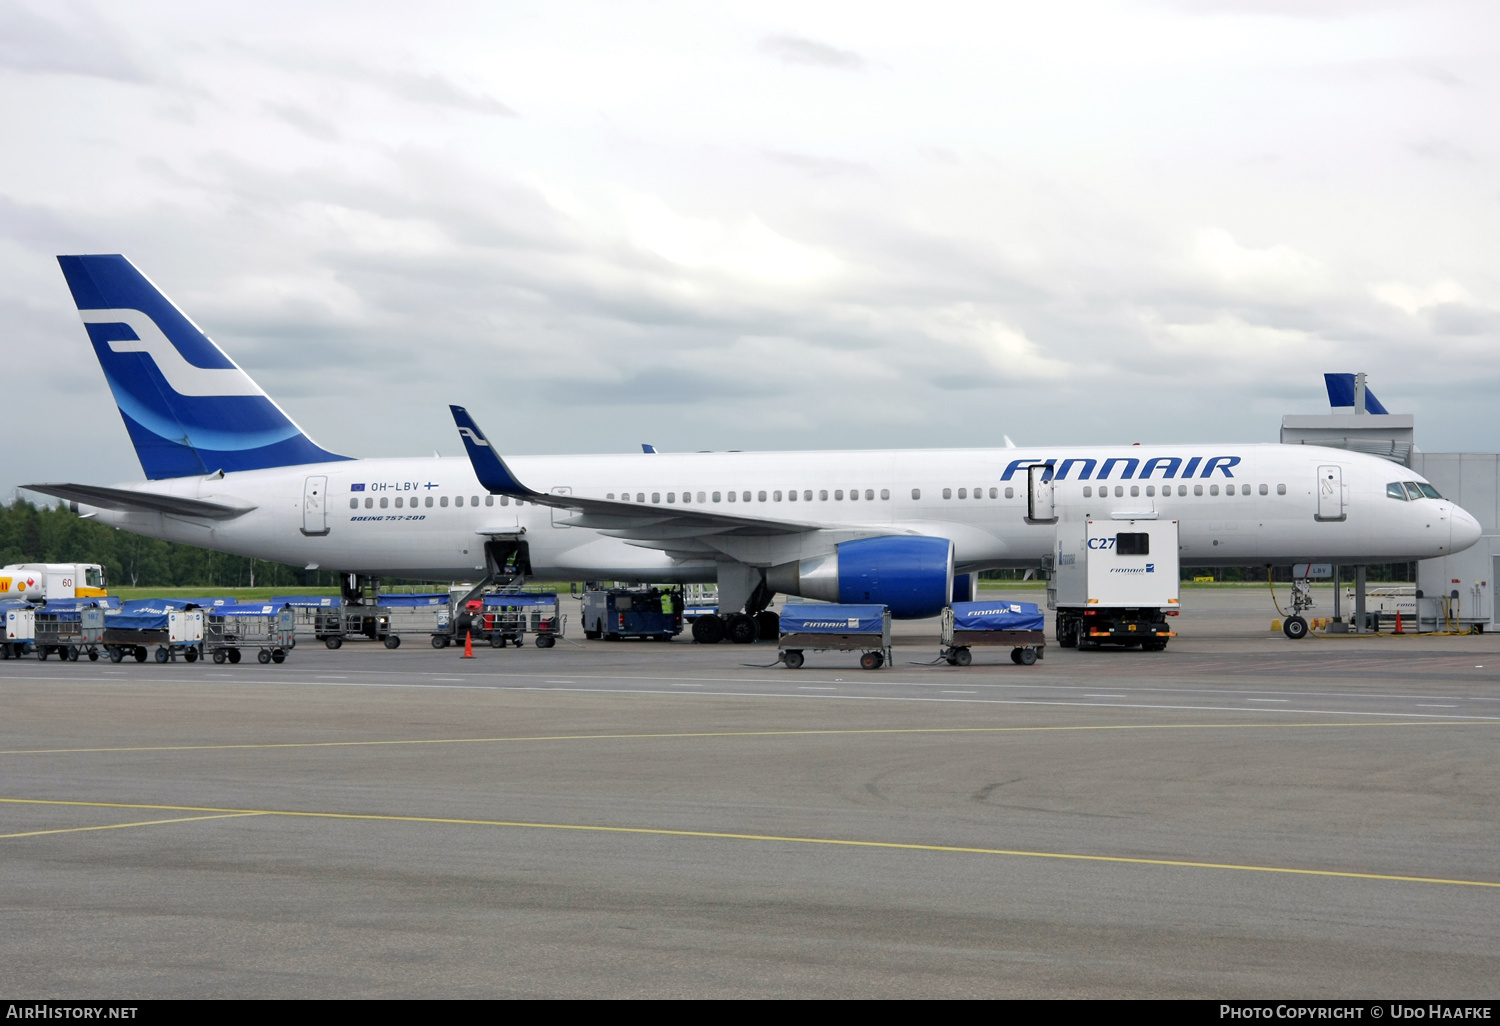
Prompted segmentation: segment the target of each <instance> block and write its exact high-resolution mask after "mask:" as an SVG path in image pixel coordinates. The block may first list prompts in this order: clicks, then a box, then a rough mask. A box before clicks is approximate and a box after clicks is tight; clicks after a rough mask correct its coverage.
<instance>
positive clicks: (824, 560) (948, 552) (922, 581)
mask: <svg viewBox="0 0 1500 1026" xmlns="http://www.w3.org/2000/svg"><path fill="white" fill-rule="evenodd" d="M766 584H767V585H768V586H769V587H770V588H771V590H772V591H777V592H780V593H782V594H783V595H800V596H801V597H803V598H810V599H820V600H822V601H824V602H878V603H880V604H881V605H884V606H889V607H890V610H891V616H892V617H894V618H895V619H897V620H918V619H921V618H923V617H928V616H937V615H938V614H939V613H941V612H942V611H943V607H944V606H946V605H947V604H948V601H949V599H950V597H951V596H952V594H953V543H952V542H951V541H949V540H948V539H947V538H926V537H920V536H914V535H894V536H889V537H884V538H861V539H859V540H858V541H849V542H843V543H842V544H840V545H838V546H836V547H835V549H834V551H833V552H831V553H829V554H828V555H826V556H813V557H811V558H810V559H803V560H800V561H798V562H796V563H783V564H781V565H780V566H773V567H771V568H770V569H769V570H767V571H766Z"/></svg>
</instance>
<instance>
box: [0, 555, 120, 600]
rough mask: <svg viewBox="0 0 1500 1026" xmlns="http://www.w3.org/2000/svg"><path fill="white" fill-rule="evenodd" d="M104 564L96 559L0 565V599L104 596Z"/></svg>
mask: <svg viewBox="0 0 1500 1026" xmlns="http://www.w3.org/2000/svg"><path fill="white" fill-rule="evenodd" d="M105 594H106V593H105V590H104V568H103V567H101V566H100V565H99V564H98V563H12V564H10V565H9V566H4V567H0V599H7V598H19V599H29V600H30V601H32V602H36V601H39V600H41V599H47V600H49V601H52V600H56V599H81V598H89V599H95V598H103V597H104V595H105Z"/></svg>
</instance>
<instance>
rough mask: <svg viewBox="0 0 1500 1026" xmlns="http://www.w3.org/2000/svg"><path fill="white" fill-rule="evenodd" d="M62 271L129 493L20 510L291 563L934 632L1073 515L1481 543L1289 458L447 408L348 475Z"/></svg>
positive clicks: (1195, 547)
mask: <svg viewBox="0 0 1500 1026" xmlns="http://www.w3.org/2000/svg"><path fill="white" fill-rule="evenodd" d="M60 262H61V264H62V267H63V271H64V274H65V276H66V277H67V280H68V284H69V286H70V288H71V289H72V292H73V296H74V299H75V300H76V301H77V304H78V307H79V309H80V312H81V313H82V315H83V320H84V323H85V325H86V328H87V331H88V334H89V338H90V341H91V342H92V344H93V346H94V350H95V353H96V355H97V356H98V358H99V361H100V364H101V366H102V367H103V369H104V373H105V377H106V379H107V380H108V382H109V385H110V388H111V391H112V392H113V394H114V397H115V399H116V402H117V404H118V406H119V408H120V413H121V416H122V417H123V418H124V421H125V425H126V428H127V430H128V431H129V433H130V436H131V439H132V441H133V442H134V444H135V447H136V451H137V454H138V455H139V456H140V459H141V464H142V467H143V469H144V470H145V472H146V476H147V478H148V479H149V480H148V482H147V483H145V484H127V485H120V486H115V487H110V488H101V487H97V486H89V485H78V484H54V485H38V486H34V490H37V491H42V492H45V493H47V494H51V495H55V496H60V497H62V498H66V499H70V500H72V501H74V502H75V503H77V504H78V507H79V509H80V511H82V512H84V513H87V514H90V515H93V516H95V517H97V518H98V519H99V520H101V521H103V522H106V523H111V524H115V525H117V526H119V527H121V528H122V529H125V530H130V531H134V532H137V533H140V534H145V535H149V536H151V537H158V538H165V539H169V540H172V541H181V542H187V543H190V544H194V545H201V546H206V547H209V548H214V549H219V550H222V551H226V552H233V553H238V554H241V555H246V556H255V557H257V558H262V559H269V560H276V561H280V562H284V563H291V564H294V565H298V566H314V565H315V566H318V567H321V568H324V569H331V570H338V571H341V572H344V573H351V574H365V575H399V576H401V577H406V578H426V579H430V580H434V581H452V580H473V579H475V578H476V577H477V576H480V575H482V574H483V572H484V571H485V569H486V565H487V558H486V547H487V543H490V544H493V543H497V542H505V543H507V544H509V545H511V546H512V547H514V545H515V544H517V543H524V547H525V551H526V560H527V561H528V562H529V565H530V567H531V572H532V574H533V575H535V576H539V577H542V578H550V579H563V580H568V579H573V580H580V579H581V580H636V581H645V582H654V583H669V582H709V581H716V580H717V581H718V582H719V583H720V585H721V608H722V609H726V610H734V609H739V608H740V607H741V606H743V605H747V604H748V605H749V607H750V610H751V611H752V612H753V611H755V609H754V607H756V606H760V607H761V608H763V607H764V603H765V602H766V601H769V596H770V594H772V593H774V592H782V593H787V594H795V595H802V596H805V597H809V598H818V599H832V600H844V601H873V602H883V603H885V604H887V605H889V606H891V608H892V612H893V614H894V615H897V616H928V615H933V614H934V613H936V612H937V611H938V610H940V609H941V607H942V605H943V604H945V603H946V602H947V601H948V600H949V596H950V594H951V589H952V578H953V574H954V573H955V572H959V573H963V572H968V571H973V570H980V569H986V568H998V567H1033V566H1037V565H1039V564H1040V563H1041V562H1042V560H1043V559H1044V558H1045V557H1046V556H1047V555H1048V554H1049V553H1051V552H1052V551H1053V548H1054V540H1055V536H1056V531H1057V524H1058V523H1059V522H1062V523H1067V522H1077V521H1080V520H1082V519H1084V518H1094V519H1109V518H1111V517H1113V518H1116V519H1122V518H1126V517H1129V516H1134V517H1160V518H1164V519H1175V520H1178V521H1179V522H1180V525H1181V540H1182V547H1183V551H1182V559H1183V561H1184V562H1186V563H1190V564H1194V565H1233V564H1266V563H1271V564H1285V563H1291V562H1300V561H1315V562H1321V561H1335V562H1344V563H1359V562H1392V561H1398V560H1410V559H1422V558H1426V557H1430V556H1441V555H1445V554H1448V553H1451V552H1455V551H1457V550H1459V549H1462V548H1465V547H1467V546H1469V545H1471V544H1472V543H1473V542H1474V541H1476V540H1477V539H1478V537H1479V534H1480V529H1479V525H1478V523H1477V522H1476V521H1475V520H1474V518H1473V517H1471V516H1470V515H1469V514H1468V513H1466V512H1464V511H1463V510H1462V509H1460V508H1458V507H1457V506H1456V505H1455V504H1453V503H1451V502H1449V501H1448V500H1446V499H1443V498H1441V497H1440V496H1439V495H1438V494H1437V492H1436V491H1435V490H1434V489H1433V488H1432V487H1431V485H1430V484H1428V483H1427V482H1425V481H1423V480H1422V479H1421V478H1420V476H1418V475H1416V474H1414V473H1412V472H1411V471H1410V470H1408V469H1406V468H1404V467H1401V466H1399V465H1396V464H1393V463H1390V462H1388V461H1386V460H1382V459H1379V458H1377V457H1373V456H1366V455H1363V454H1358V453H1352V452H1348V451H1344V450H1334V449H1323V448H1318V447H1313V446H1300V445H1298V446H1285V445H1242V446H1128V447H1115V448H1101V447H1082V448H1066V449H1065V448H1054V449H1037V450H1021V449H946V450H888V451H847V452H765V453H693V454H671V453H658V454H652V455H646V454H644V453H632V454H628V455H605V456H545V457H542V456H527V457H512V458H510V459H508V460H506V459H502V458H501V457H500V454H499V452H497V451H496V450H497V446H496V445H494V444H492V443H491V441H490V440H489V439H488V438H487V437H486V436H485V434H484V432H483V431H482V429H481V428H480V427H479V425H478V424H477V423H475V421H474V419H473V418H472V417H471V416H470V415H469V413H468V412H467V411H465V410H463V409H462V408H457V407H455V408H454V410H453V413H454V417H455V421H456V423H457V425H458V427H459V429H460V432H461V438H462V439H463V441H464V444H465V447H466V449H467V450H468V454H469V458H468V459H454V458H449V459H442V458H437V457H434V458H430V459H358V460H355V459H349V458H347V457H342V456H338V455H335V454H333V453H331V452H328V451H327V450H324V449H322V448H321V447H320V446H318V445H316V444H315V443H313V442H312V441H311V439H309V438H307V436H306V435H305V434H304V433H303V432H302V431H301V430H300V429H299V428H298V427H297V426H296V425H295V424H294V423H293V422H292V421H291V420H290V418H288V417H287V416H286V415H285V413H283V412H282V411H281V410H280V408H279V407H277V406H276V404H275V403H274V402H272V401H271V400H270V399H269V398H268V397H267V396H266V395H265V393H264V392H262V391H261V390H260V388H259V387H258V386H256V385H255V383H254V382H253V381H251V379H250V378H249V376H248V375H246V374H245V373H244V371H243V370H241V369H240V368H239V367H237V366H236V365H235V364H234V362H233V361H232V360H230V359H229V358H228V357H227V356H226V355H225V354H224V353H223V352H222V351H221V350H220V349H219V348H218V347H217V346H216V345H215V344H214V343H213V342H212V341H211V340H209V338H208V337H207V336H206V335H204V334H203V333H202V332H201V331H200V330H199V329H198V328H197V326H196V325H194V324H193V323H192V322H191V321H190V320H189V319H188V318H187V317H186V316H184V315H183V314H182V313H181V312H180V311H178V310H177V308H176V307H175V306H173V305H172V304H171V302H170V301H169V300H168V299H167V298H166V297H165V296H164V295H162V294H161V293H160V292H159V291H158V290H157V289H156V288H155V287H154V286H153V285H152V284H151V283H150V282H149V281H148V280H147V279H146V278H145V277H144V276H143V275H141V274H140V272H139V271H137V270H136V268H135V267H134V266H133V265H131V264H130V263H129V262H128V261H127V260H126V259H125V258H124V257H121V256H83V257H62V258H60ZM1033 468H1045V469H1033ZM1038 503H1044V504H1045V508H1042V507H1039V506H1038ZM490 551H491V558H493V549H491V550H490Z"/></svg>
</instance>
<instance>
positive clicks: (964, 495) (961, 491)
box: [958, 488, 969, 499]
mask: <svg viewBox="0 0 1500 1026" xmlns="http://www.w3.org/2000/svg"><path fill="white" fill-rule="evenodd" d="M958 497H959V498H960V499H967V498H968V497H969V490H968V489H967V488H960V489H959V490H958Z"/></svg>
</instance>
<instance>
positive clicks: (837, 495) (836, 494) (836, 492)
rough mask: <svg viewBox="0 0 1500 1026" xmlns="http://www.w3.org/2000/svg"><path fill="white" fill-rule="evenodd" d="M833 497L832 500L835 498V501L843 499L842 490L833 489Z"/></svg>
mask: <svg viewBox="0 0 1500 1026" xmlns="http://www.w3.org/2000/svg"><path fill="white" fill-rule="evenodd" d="M833 497H834V498H835V499H840V500H842V499H843V497H844V490H843V489H842V488H835V489H834V490H833Z"/></svg>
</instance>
